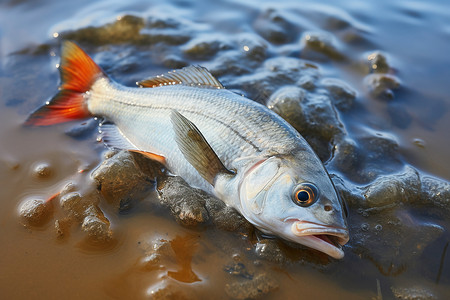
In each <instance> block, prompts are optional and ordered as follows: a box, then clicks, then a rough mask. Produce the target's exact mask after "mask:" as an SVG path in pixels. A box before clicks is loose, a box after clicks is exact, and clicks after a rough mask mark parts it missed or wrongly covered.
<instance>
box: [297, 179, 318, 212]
mask: <svg viewBox="0 0 450 300" xmlns="http://www.w3.org/2000/svg"><path fill="white" fill-rule="evenodd" d="M292 198H293V199H292V201H294V203H295V204H297V205H298V206H302V207H307V206H310V205H312V204H313V203H314V202H316V200H317V198H318V190H317V188H316V187H315V186H314V185H313V184H311V183H302V184H300V185H299V186H297V187H296V188H295V190H294V194H293V196H292Z"/></svg>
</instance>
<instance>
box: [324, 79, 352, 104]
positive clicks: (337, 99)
mask: <svg viewBox="0 0 450 300" xmlns="http://www.w3.org/2000/svg"><path fill="white" fill-rule="evenodd" d="M321 84H322V85H323V86H324V87H325V89H327V90H328V92H329V93H330V95H331V97H332V99H333V103H334V105H335V106H336V108H337V109H339V110H340V111H347V110H349V109H350V108H352V106H353V104H354V102H355V98H356V91H355V90H354V89H352V88H351V87H350V86H349V85H348V84H346V83H345V82H343V81H341V80H338V79H334V78H326V79H324V80H322V81H321Z"/></svg>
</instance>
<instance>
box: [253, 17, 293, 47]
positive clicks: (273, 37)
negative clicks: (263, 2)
mask: <svg viewBox="0 0 450 300" xmlns="http://www.w3.org/2000/svg"><path fill="white" fill-rule="evenodd" d="M254 27H255V30H256V32H258V34H260V35H261V36H262V37H263V38H265V39H266V40H268V41H269V42H271V43H273V44H282V43H286V42H289V41H290V40H291V39H292V31H293V28H295V27H294V26H292V24H291V23H290V22H289V21H288V20H287V18H285V17H284V16H283V13H282V12H280V11H278V10H276V9H273V8H269V9H267V10H265V11H264V12H263V13H262V14H261V15H260V16H259V17H258V18H257V19H256V21H255V23H254Z"/></svg>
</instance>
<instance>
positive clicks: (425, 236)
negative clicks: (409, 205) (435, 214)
mask: <svg viewBox="0 0 450 300" xmlns="http://www.w3.org/2000/svg"><path fill="white" fill-rule="evenodd" d="M358 213H359V215H353V217H352V222H351V223H350V224H349V225H350V232H351V233H352V234H351V241H350V243H351V245H352V250H353V251H354V252H355V253H356V254H357V255H359V256H361V257H363V258H364V259H369V260H370V261H372V262H373V263H374V264H375V266H376V267H377V268H378V270H379V271H380V273H381V274H383V275H384V276H396V275H399V274H401V273H403V272H405V270H407V268H408V267H410V265H411V261H414V260H415V259H417V258H418V257H420V255H422V253H423V251H424V250H425V249H426V248H427V247H428V246H429V245H430V244H432V243H433V242H434V241H435V240H436V239H438V238H439V237H440V236H441V235H442V234H443V233H444V229H443V228H442V227H441V226H439V225H436V224H433V223H431V222H430V221H423V222H422V221H420V219H418V218H416V217H415V216H414V215H412V214H411V213H410V212H409V211H408V209H404V208H403V207H400V208H397V209H392V208H391V207H384V208H375V209H373V208H369V209H359V210H358Z"/></svg>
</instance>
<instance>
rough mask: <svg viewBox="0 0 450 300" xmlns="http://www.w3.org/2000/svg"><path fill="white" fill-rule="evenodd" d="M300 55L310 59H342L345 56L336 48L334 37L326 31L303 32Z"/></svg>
mask: <svg viewBox="0 0 450 300" xmlns="http://www.w3.org/2000/svg"><path fill="white" fill-rule="evenodd" d="M301 47H302V50H301V57H302V58H306V59H311V60H316V59H319V60H323V58H328V59H332V60H343V59H344V58H345V57H344V55H343V54H342V53H340V51H339V50H338V48H337V45H336V41H335V38H334V37H333V36H332V35H331V34H330V33H327V32H305V33H303V35H302V38H301Z"/></svg>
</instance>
